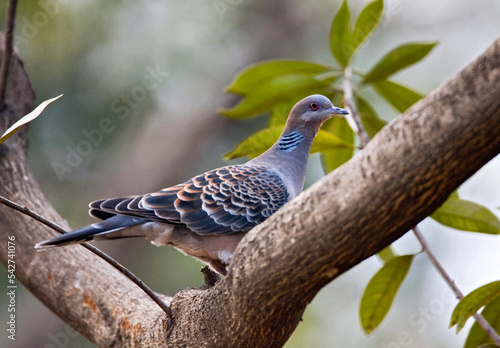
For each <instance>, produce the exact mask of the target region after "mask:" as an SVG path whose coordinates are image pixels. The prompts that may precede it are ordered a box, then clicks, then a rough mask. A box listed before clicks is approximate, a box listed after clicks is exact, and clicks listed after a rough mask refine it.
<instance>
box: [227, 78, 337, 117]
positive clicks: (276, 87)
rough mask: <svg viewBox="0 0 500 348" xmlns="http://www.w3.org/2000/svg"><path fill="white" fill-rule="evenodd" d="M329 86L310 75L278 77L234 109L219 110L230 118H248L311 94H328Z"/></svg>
mask: <svg viewBox="0 0 500 348" xmlns="http://www.w3.org/2000/svg"><path fill="white" fill-rule="evenodd" d="M328 92H329V87H328V85H326V84H324V83H322V82H320V81H318V80H316V79H315V78H314V77H312V76H308V75H284V76H278V77H276V78H274V79H272V80H271V81H269V82H267V83H265V84H263V85H261V86H260V87H259V88H258V89H256V90H254V91H253V92H251V93H248V94H247V95H246V96H245V97H244V98H243V99H242V100H241V101H240V102H239V103H238V104H237V105H236V106H235V107H233V108H232V109H225V108H224V109H219V110H218V111H219V113H220V114H222V115H224V116H227V117H230V118H247V117H251V116H255V115H258V114H261V113H264V112H266V111H268V110H271V109H272V108H274V107H275V106H276V105H279V104H282V103H284V102H289V101H297V100H299V99H302V98H305V97H307V96H308V95H310V94H315V93H318V94H327V93H328Z"/></svg>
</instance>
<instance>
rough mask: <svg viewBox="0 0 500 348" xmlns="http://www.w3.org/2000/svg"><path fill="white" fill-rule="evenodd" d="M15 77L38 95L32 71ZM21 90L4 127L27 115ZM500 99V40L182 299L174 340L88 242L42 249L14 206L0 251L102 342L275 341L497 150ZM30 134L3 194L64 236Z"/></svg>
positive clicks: (4, 162) (8, 162)
mask: <svg viewBox="0 0 500 348" xmlns="http://www.w3.org/2000/svg"><path fill="white" fill-rule="evenodd" d="M15 61H16V62H15V64H16V68H17V69H18V70H19V69H20V68H22V65H21V63H20V62H19V61H18V59H17V58H16V59H15ZM21 71H22V70H21ZM16 76H17V77H16ZM9 79H10V81H12V82H11V83H14V82H15V83H16V84H20V83H21V82H23V81H24V82H23V83H24V84H23V86H24V87H23V88H21V87H19V88H18V89H21V90H23V91H24V94H23V95H30V93H31V89H30V87H29V81H28V80H27V77H26V76H25V74H24V72H22V73H19V72H17V73H15V74H12V71H11V73H10V74H9ZM26 84H27V86H28V87H26ZM13 90H14V89H12V90H11V89H10V88H9V89H8V90H7V98H6V102H7V103H6V110H4V113H3V114H2V115H1V116H0V117H2V118H0V126H3V125H4V124H3V123H4V122H6V121H4V120H5V119H9V120H8V121H9V123H11V122H12V120H14V118H15V117H19V116H21V115H22V114H24V113H26V112H27V110H22V109H23V108H22V105H26V103H27V102H26V101H21V102H20V101H19V98H23V97H22V96H20V95H19V94H14V93H13ZM27 90H29V91H28V92H27ZM498 95H500V40H497V41H496V42H495V43H494V44H493V45H492V46H491V47H490V48H489V49H488V50H487V51H486V52H485V53H484V54H483V55H482V56H481V57H479V58H478V59H477V60H476V61H475V62H473V63H472V64H471V65H470V66H469V67H467V68H466V69H464V70H463V71H462V72H461V73H459V74H458V75H457V76H456V77H454V78H453V79H452V80H451V81H449V82H448V83H446V84H444V85H443V86H441V87H440V88H438V89H437V90H435V91H433V92H432V93H430V94H429V95H428V96H427V97H425V98H424V99H422V100H421V101H420V102H419V103H417V104H416V105H414V106H413V107H412V108H411V109H410V110H408V111H407V112H405V113H404V114H403V115H402V116H400V117H399V118H397V119H396V120H395V121H393V122H391V123H390V124H389V125H388V126H386V127H385V128H384V129H382V130H381V131H380V132H379V134H377V136H375V137H374V138H373V140H372V141H370V143H369V144H367V146H366V147H365V149H364V150H363V151H361V152H360V153H359V154H358V155H357V156H355V157H354V158H353V159H352V160H351V161H349V162H348V163H347V164H345V165H344V166H342V167H340V168H339V169H338V170H336V171H334V172H333V173H330V174H329V175H328V176H327V177H325V178H324V179H322V180H320V181H319V182H318V183H316V184H315V185H313V186H312V187H311V188H310V189H308V190H306V191H305V192H303V193H302V194H301V195H300V196H299V197H297V198H296V199H295V200H293V201H292V202H290V203H289V204H287V205H286V206H285V207H283V208H282V209H280V210H279V211H278V212H277V213H276V214H275V215H273V216H272V217H271V218H269V219H268V220H267V221H266V222H264V223H263V224H261V225H259V226H258V227H257V228H255V229H253V230H252V231H250V232H249V233H248V235H247V236H246V237H245V238H244V239H243V240H242V242H241V243H240V245H239V246H238V249H237V252H236V254H235V258H234V260H233V263H232V265H231V267H230V272H229V274H228V276H227V277H226V278H225V279H223V280H222V281H220V282H217V283H215V285H214V286H213V287H205V288H203V289H189V290H185V291H182V292H180V293H178V294H177V295H176V296H175V297H174V298H173V300H172V303H171V309H172V312H173V315H174V318H175V326H174V328H173V331H172V334H171V335H170V337H167V335H166V325H165V320H166V316H165V314H164V313H163V312H162V311H161V310H160V309H159V308H158V307H157V306H156V304H155V303H154V302H152V301H151V300H150V299H149V298H148V297H147V296H145V295H144V293H143V292H142V291H140V290H139V289H138V288H137V287H136V286H135V285H134V284H132V283H131V282H130V281H129V280H128V279H126V278H125V277H123V275H121V274H120V273H119V272H118V271H116V270H115V269H113V268H111V267H110V266H109V265H108V264H106V263H104V262H103V261H102V260H100V259H99V258H97V257H95V256H94V255H92V254H90V253H89V252H88V251H87V250H85V249H84V248H81V247H79V246H71V247H65V248H59V249H55V250H51V251H48V252H39V253H37V252H35V251H34V250H33V245H34V244H35V242H37V241H40V240H43V239H45V238H48V237H50V236H52V235H53V232H52V231H50V230H48V229H46V228H40V227H39V226H38V225H34V224H33V223H32V220H31V219H28V218H26V217H24V216H22V215H20V214H13V213H12V211H11V210H9V209H6V208H5V207H0V220H1V221H3V222H4V223H3V224H2V225H1V226H0V235H1V237H0V247H2V248H5V244H6V241H7V238H5V236H7V235H9V234H15V235H16V243H17V244H16V250H17V253H16V255H17V256H16V257H17V259H16V267H17V273H16V275H17V276H18V279H19V280H20V281H21V282H22V283H23V284H25V286H26V287H27V288H28V289H30V290H31V291H32V292H33V293H34V294H35V295H36V296H37V297H38V298H40V299H41V300H42V301H43V302H44V303H45V304H46V305H47V306H48V307H49V308H51V310H53V311H54V312H55V313H57V314H58V315H59V316H60V317H62V318H63V319H64V320H65V321H66V322H67V323H68V324H70V325H71V326H73V327H74V328H76V329H77V330H78V331H80V332H81V333H82V334H83V335H85V336H86V337H88V338H89V339H90V340H91V341H92V342H94V343H96V344H97V345H98V346H103V347H104V346H105V347H117V346H121V347H132V346H142V347H160V346H166V345H168V346H171V347H181V346H182V347H183V346H197V347H228V346H230V347H248V346H258V347H279V346H282V345H283V344H284V343H285V342H286V340H287V339H288V337H289V336H290V335H291V333H292V332H293V331H294V329H295V327H296V325H297V324H298V322H299V320H300V318H301V315H302V313H303V311H304V309H305V307H306V305H307V304H308V303H309V302H310V301H311V300H312V299H313V298H314V296H315V295H316V294H317V292H318V291H319V290H320V289H321V288H322V287H323V286H324V285H325V284H327V283H328V282H330V281H331V280H332V279H334V278H335V277H337V276H338V275H340V274H342V273H343V272H345V271H346V270H348V269H350V268H352V267H353V266H355V265H356V264H358V263H359V262H361V261H362V260H364V259H366V258H367V257H369V256H371V255H373V254H374V253H376V252H378V251H380V250H381V249H382V248H384V247H385V246H387V245H389V244H390V243H392V242H393V241H394V240H396V239H398V238H399V237H401V236H402V235H403V234H404V233H406V231H408V230H409V229H410V228H411V227H413V226H415V225H416V224H417V223H418V222H419V221H421V220H422V219H423V218H425V217H426V216H428V215H429V214H430V213H432V212H433V211H434V210H435V209H436V208H437V207H438V206H439V205H441V204H442V202H444V200H445V199H446V198H447V196H448V195H449V194H450V193H451V192H453V190H455V189H456V188H457V187H458V186H459V185H460V184H461V183H462V182H464V181H465V180H466V179H467V178H469V177H470V176H471V175H472V174H474V172H476V171H477V170H478V169H479V168H481V167H482V166H483V165H484V164H485V163H487V162H488V161H489V160H490V159H491V158H493V157H494V156H495V155H496V154H498V152H499V151H500V137H498V127H495V125H498V124H500V99H499V98H498ZM28 104H29V103H28ZM31 108H32V102H31ZM28 109H30V108H28ZM23 111H24V112H23ZM23 134H24V133H23V132H21V134H19V135H18V134H16V135H15V136H13V137H12V138H11V139H9V141H7V142H6V143H4V145H2V146H1V147H0V168H2V170H1V172H0V173H1V174H0V176H1V181H2V186H0V195H3V196H6V197H9V198H10V199H12V200H15V201H16V202H19V203H20V204H22V205H27V203H28V202H29V205H30V206H31V207H32V208H33V209H35V210H36V211H39V212H40V213H42V215H43V216H45V217H47V218H49V219H50V220H52V221H55V222H56V223H58V224H59V225H62V226H65V228H66V226H67V224H66V223H65V222H64V221H63V220H62V219H61V218H60V217H59V216H58V215H57V214H56V213H55V211H54V210H53V208H52V207H51V206H50V203H48V202H47V200H46V199H45V197H44V196H43V194H42V193H41V191H40V189H39V187H38V185H37V183H36V181H35V179H34V178H33V176H32V174H31V172H30V171H29V170H28V167H27V164H26V157H25V153H24V150H25V149H24V147H23V140H22V139H23V138H22V136H23ZM24 135H25V134H24ZM401 211H404V212H405V214H401ZM4 250H5V249H4ZM0 256H1V258H2V261H3V262H5V257H6V256H5V254H4V253H1V254H0Z"/></svg>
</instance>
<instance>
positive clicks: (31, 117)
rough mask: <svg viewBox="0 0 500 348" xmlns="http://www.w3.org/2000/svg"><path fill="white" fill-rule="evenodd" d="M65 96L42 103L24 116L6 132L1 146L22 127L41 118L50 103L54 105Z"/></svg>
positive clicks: (2, 137)
mask: <svg viewBox="0 0 500 348" xmlns="http://www.w3.org/2000/svg"><path fill="white" fill-rule="evenodd" d="M62 96H63V95H62V94H61V95H58V96H57V97H55V98H51V99H47V100H46V101H44V102H42V103H41V104H40V105H38V106H37V107H36V108H35V110H33V111H32V112H30V113H29V114H27V115H25V116H23V117H22V118H21V119H20V120H18V121H17V122H16V123H14V124H13V125H12V126H11V127H9V129H7V130H6V131H5V133H3V134H2V136H1V137H0V145H1V144H2V143H3V142H4V141H5V140H7V138H9V137H10V136H11V135H12V134H14V133H15V132H17V131H18V130H19V128H21V127H22V126H24V125H25V124H27V123H29V122H31V121H33V120H34V119H35V118H37V117H38V116H40V114H41V113H42V111H43V110H44V109H45V108H46V107H47V105H49V104H50V103H52V102H53V101H54V100H56V99H59V98H61V97H62Z"/></svg>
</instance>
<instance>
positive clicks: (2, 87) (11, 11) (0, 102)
mask: <svg viewBox="0 0 500 348" xmlns="http://www.w3.org/2000/svg"><path fill="white" fill-rule="evenodd" d="M16 8H17V0H10V1H9V6H8V7H7V23H6V24H5V42H4V49H3V58H2V65H1V67H0V110H2V109H3V107H4V99H5V92H6V90H7V75H8V73H9V63H10V57H11V55H12V50H13V41H14V20H15V17H16Z"/></svg>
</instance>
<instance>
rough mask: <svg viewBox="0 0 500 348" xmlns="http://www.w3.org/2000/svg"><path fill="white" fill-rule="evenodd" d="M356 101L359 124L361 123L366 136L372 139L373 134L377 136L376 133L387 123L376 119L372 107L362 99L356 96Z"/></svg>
mask: <svg viewBox="0 0 500 348" xmlns="http://www.w3.org/2000/svg"><path fill="white" fill-rule="evenodd" d="M356 99H357V104H358V113H359V117H360V118H361V122H363V125H364V126H365V130H366V132H367V133H368V136H369V137H370V138H373V137H374V136H375V134H377V133H378V131H379V130H381V129H382V128H383V127H384V126H385V125H386V124H387V122H386V121H384V120H382V119H381V118H380V117H378V115H377V113H376V112H375V110H374V109H373V107H372V106H371V105H370V104H369V103H368V102H367V101H366V100H365V99H364V98H362V97H361V96H359V95H357V96H356Z"/></svg>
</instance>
